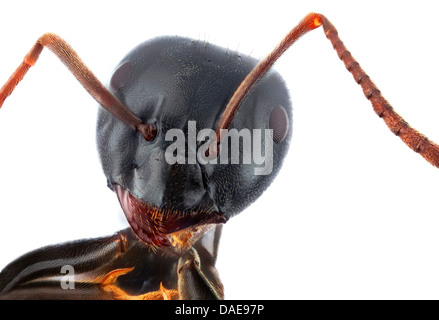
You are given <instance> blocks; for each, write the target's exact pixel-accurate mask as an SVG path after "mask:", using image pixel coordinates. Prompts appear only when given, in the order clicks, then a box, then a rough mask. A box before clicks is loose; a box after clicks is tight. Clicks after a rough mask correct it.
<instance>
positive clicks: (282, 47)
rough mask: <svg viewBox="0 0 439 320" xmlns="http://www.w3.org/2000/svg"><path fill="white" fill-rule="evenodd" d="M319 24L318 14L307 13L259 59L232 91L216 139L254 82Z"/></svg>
mask: <svg viewBox="0 0 439 320" xmlns="http://www.w3.org/2000/svg"><path fill="white" fill-rule="evenodd" d="M320 25H321V19H320V15H318V14H316V13H309V14H308V15H307V16H306V17H305V18H304V19H303V20H302V21H300V23H299V24H298V25H297V26H296V27H294V28H293V29H292V30H291V31H290V32H289V33H288V34H287V35H286V36H285V37H284V38H283V39H282V41H281V42H280V43H279V44H278V45H277V46H276V48H274V50H273V51H272V52H271V53H270V54H269V55H268V56H267V57H265V59H263V60H262V61H260V62H259V63H258V64H257V65H256V67H254V68H253V70H252V71H251V72H250V73H249V74H248V75H247V76H246V77H245V78H244V80H243V81H242V82H241V84H240V85H239V87H238V89H236V91H235V92H234V93H233V95H232V97H231V98H230V100H229V103H228V104H227V106H226V108H225V109H224V112H223V114H222V116H221V118H220V121H219V123H218V127H217V129H216V136H217V141H218V143H219V141H220V134H221V129H228V128H229V126H230V123H231V122H232V120H233V118H234V117H235V114H236V112H237V111H238V109H239V107H240V105H241V103H242V101H243V100H244V99H245V97H246V96H247V95H248V93H249V92H250V90H251V89H252V87H253V86H254V85H255V83H256V82H257V81H258V80H259V79H260V78H262V76H263V75H264V74H265V73H266V72H267V71H268V70H269V69H270V68H271V66H272V65H273V64H274V63H275V62H276V60H277V59H278V58H279V57H280V56H281V55H282V54H283V53H284V52H285V51H286V50H287V49H288V48H289V47H290V46H291V45H292V44H293V43H294V42H296V40H297V39H299V38H300V37H301V36H303V35H304V34H305V33H307V32H308V31H311V30H314V29H315V28H317V27H319V26H320Z"/></svg>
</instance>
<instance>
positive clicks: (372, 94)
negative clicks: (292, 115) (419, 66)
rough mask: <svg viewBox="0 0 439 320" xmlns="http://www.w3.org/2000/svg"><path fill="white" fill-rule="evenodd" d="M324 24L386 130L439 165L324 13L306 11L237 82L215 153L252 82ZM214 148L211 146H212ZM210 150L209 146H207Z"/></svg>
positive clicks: (431, 147) (433, 150) (438, 151)
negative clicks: (294, 25) (293, 26)
mask: <svg viewBox="0 0 439 320" xmlns="http://www.w3.org/2000/svg"><path fill="white" fill-rule="evenodd" d="M320 25H321V26H323V30H324V32H325V35H326V37H327V38H328V40H329V41H331V43H332V46H333V47H334V49H335V51H336V52H337V54H338V57H339V58H340V59H341V60H342V61H343V62H344V64H345V66H346V69H347V70H348V71H349V72H350V73H351V74H352V76H353V77H354V79H355V81H356V82H357V83H358V84H359V85H360V86H361V88H362V89H363V92H364V95H365V96H366V98H367V99H368V100H369V101H370V102H371V104H372V107H373V109H374V110H375V112H376V113H377V114H378V116H379V117H380V118H382V119H383V120H384V122H385V123H386V124H387V126H388V127H389V129H390V130H391V131H392V132H393V133H394V134H395V135H397V136H399V137H400V138H401V140H402V141H404V143H405V144H406V145H408V146H409V147H410V148H411V149H412V150H414V151H415V152H417V153H419V154H420V155H421V156H423V157H424V158H425V159H426V160H427V161H428V162H430V163H431V164H432V165H434V166H435V167H439V146H438V145H437V144H435V143H434V142H432V141H430V140H429V139H428V138H427V137H425V136H424V135H423V134H421V133H420V132H419V131H417V130H415V129H413V128H412V127H411V126H410V125H409V124H408V123H407V122H406V121H405V120H404V119H403V118H402V117H401V116H400V115H399V114H397V113H396V112H395V111H394V110H393V108H392V106H391V105H390V104H389V103H388V102H387V100H386V99H384V97H383V96H382V95H381V92H380V90H378V88H377V87H376V85H375V84H374V83H373V82H372V80H370V78H369V76H368V75H367V74H366V72H364V70H363V69H362V68H361V67H360V64H359V63H358V62H357V61H356V60H355V59H354V58H353V57H352V55H351V53H350V52H349V51H348V50H347V49H346V47H345V46H344V44H343V42H342V41H341V40H340V38H339V37H338V32H337V30H336V29H335V27H334V26H333V25H332V23H331V22H330V21H329V20H328V19H327V18H326V17H325V16H324V15H321V14H318V13H310V14H308V15H307V16H306V17H305V18H304V19H303V20H302V21H301V22H300V23H299V24H298V25H297V26H296V27H295V28H294V29H292V30H291V31H290V33H288V34H287V36H286V37H285V38H284V39H283V40H282V41H281V42H280V43H279V44H278V45H277V47H276V48H275V49H274V50H273V51H272V52H271V53H270V54H269V55H268V56H267V57H266V58H265V59H264V60H262V61H261V62H259V64H258V65H257V66H256V67H255V68H254V69H253V70H252V71H251V72H250V73H249V74H248V75H247V77H246V78H245V79H244V80H243V81H242V83H241V84H240V85H239V87H238V89H237V90H236V91H235V93H234V94H233V96H232V98H231V99H230V101H229V103H228V104H227V106H226V108H225V110H224V113H223V115H222V116H221V119H220V122H219V124H218V128H217V130H216V136H217V146H216V150H215V148H213V150H214V151H216V152H217V153H216V154H218V145H219V143H220V138H221V137H220V134H221V129H227V128H228V127H229V126H230V123H231V122H232V120H233V118H234V116H235V114H236V112H237V110H238V108H239V107H240V105H241V103H242V101H243V100H244V99H245V97H246V96H247V94H248V93H249V92H250V90H251V89H252V87H253V86H254V84H255V83H256V82H257V81H258V80H259V79H260V78H261V77H262V76H263V75H264V74H265V73H266V72H267V70H268V69H269V68H270V67H271V66H272V65H273V63H274V62H275V61H276V60H277V59H278V58H279V57H280V56H281V55H282V54H283V53H284V52H285V50H286V49H288V48H289V47H290V46H291V45H292V44H293V43H294V42H295V41H296V40H297V39H298V38H300V37H301V36H302V35H304V34H305V33H307V32H308V31H311V30H313V29H315V28H317V27H319V26H320ZM212 147H214V146H212ZM210 151H212V149H210Z"/></svg>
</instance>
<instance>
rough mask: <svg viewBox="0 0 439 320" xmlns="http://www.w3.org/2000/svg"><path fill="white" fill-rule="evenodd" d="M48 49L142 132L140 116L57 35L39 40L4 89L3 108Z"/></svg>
mask: <svg viewBox="0 0 439 320" xmlns="http://www.w3.org/2000/svg"><path fill="white" fill-rule="evenodd" d="M44 47H47V48H48V49H50V50H51V51H52V52H53V53H54V54H55V55H56V56H58V58H59V59H60V60H61V61H62V62H63V63H64V64H65V65H66V66H67V68H68V69H69V70H70V72H71V73H72V74H73V75H74V76H75V77H76V79H77V80H78V81H79V82H80V83H81V84H82V86H83V87H84V88H85V90H87V92H88V93H89V94H90V95H91V96H92V97H93V98H94V99H95V100H96V101H97V102H98V103H99V104H100V105H102V106H103V107H104V108H105V109H107V110H108V111H109V112H111V113H112V114H113V115H114V116H115V117H116V118H118V119H119V120H121V121H122V122H124V123H125V124H127V125H128V126H130V127H131V128H132V129H133V130H139V131H142V127H141V126H142V125H143V122H142V120H140V119H139V118H138V117H136V116H135V115H134V114H133V113H132V112H131V111H130V110H129V109H128V108H127V107H126V106H125V105H124V104H123V103H122V102H120V101H119V99H117V98H116V97H115V96H114V95H113V94H112V93H111V92H110V91H108V90H107V88H105V86H104V85H103V84H102V83H101V82H100V81H99V80H98V79H97V78H96V76H95V75H94V74H93V73H92V72H91V71H90V69H88V68H87V66H86V65H85V64H84V62H82V60H81V58H79V56H78V54H77V53H76V52H75V51H74V50H73V48H72V47H71V46H70V45H69V44H68V43H67V42H65V41H64V40H63V39H61V38H60V37H59V36H57V35H56V34H53V33H46V34H44V35H43V36H42V37H40V38H39V39H38V41H37V42H36V43H35V44H34V46H33V47H32V49H31V50H30V51H29V52H28V54H27V55H26V56H25V57H24V60H23V62H22V63H21V64H20V66H19V67H18V68H17V69H16V70H15V72H14V73H13V74H12V75H11V77H10V78H9V79H8V81H7V82H6V83H5V85H4V86H3V87H2V88H1V89H0V108H1V106H2V105H3V102H4V101H5V99H6V98H7V97H8V96H9V95H10V94H11V93H12V92H13V91H14V89H15V87H16V86H17V84H18V83H19V82H20V81H21V80H22V79H23V77H24V76H25V75H26V73H27V71H28V70H29V68H30V67H32V66H33V65H34V64H35V63H36V62H37V60H38V57H39V56H40V53H41V51H42V50H43V48H44ZM143 130H144V129H143ZM142 133H143V132H142Z"/></svg>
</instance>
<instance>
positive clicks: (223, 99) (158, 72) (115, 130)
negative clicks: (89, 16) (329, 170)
mask: <svg viewBox="0 0 439 320" xmlns="http://www.w3.org/2000/svg"><path fill="white" fill-rule="evenodd" d="M256 64H257V61H256V60H255V59H253V58H251V57H248V56H243V55H240V54H238V53H236V52H231V51H229V50H226V49H223V48H220V47H217V46H214V45H211V44H208V43H206V42H202V41H196V40H192V39H186V38H179V37H163V38H157V39H153V40H150V41H147V42H144V43H142V44H140V45H139V46H138V47H136V48H135V49H134V50H132V51H131V52H130V53H129V54H128V55H127V56H126V57H125V58H124V59H123V60H122V61H121V62H120V63H119V65H118V66H117V68H116V70H115V72H114V74H113V76H112V78H111V81H110V90H111V91H112V93H113V94H114V95H115V96H116V97H117V98H119V99H120V101H121V102H122V103H123V104H125V105H126V106H127V107H128V109H130V110H131V111H132V112H133V113H134V114H135V115H136V116H137V117H139V118H140V119H141V120H142V121H143V122H144V123H155V124H156V128H157V132H156V134H155V137H154V139H152V140H151V141H146V140H145V139H144V137H143V136H142V135H141V134H139V132H136V131H134V130H132V129H131V128H129V127H128V126H127V125H125V124H124V123H122V122H121V121H119V120H118V119H116V118H115V117H114V116H112V115H111V114H110V113H109V112H108V111H106V110H105V109H103V108H100V110H99V115H98V125H97V142H98V150H99V154H100V157H101V162H102V165H103V169H104V172H105V175H106V176H107V179H108V183H109V185H110V186H111V187H112V188H113V190H115V191H116V193H117V194H118V197H119V201H120V203H121V205H122V208H123V210H124V212H125V215H126V216H127V218H128V220H129V222H130V224H131V227H132V228H133V229H134V231H135V232H136V234H137V235H138V236H139V238H141V239H142V240H144V241H145V242H149V243H152V244H154V245H157V246H171V245H176V242H184V241H185V240H182V239H183V238H184V237H188V236H189V237H192V238H194V239H195V238H196V236H195V235H196V233H197V232H199V233H200V234H201V233H203V232H204V231H205V230H204V226H208V225H212V224H216V223H224V222H225V221H227V219H228V218H230V217H231V216H233V215H236V214H237V213H239V212H240V211H242V210H243V209H244V208H246V207H247V206H248V205H249V204H251V203H252V202H253V201H255V200H256V199H257V198H258V197H259V196H260V195H261V194H262V192H263V191H264V190H265V189H266V188H267V187H268V186H269V184H270V183H271V182H272V181H273V179H274V177H275V176H276V174H277V173H278V171H279V169H280V166H281V163H282V159H283V158H284V156H285V154H286V152H287V149H288V145H289V141H290V137H291V129H292V128H291V123H292V118H291V117H292V115H291V105H290V100H289V95H288V91H287V89H286V87H285V84H284V83H283V80H282V79H281V77H280V76H279V75H278V74H277V73H275V72H274V71H269V72H267V73H266V74H265V75H264V76H263V77H262V78H261V79H259V81H258V82H257V83H256V85H254V86H253V87H252V89H251V91H250V92H249V94H248V95H247V97H246V98H245V100H244V101H243V102H242V104H241V106H240V107H239V110H238V112H237V114H236V116H235V117H234V119H233V121H232V122H231V124H230V126H229V131H228V133H229V137H228V138H226V139H225V140H222V141H223V142H228V144H227V145H228V147H225V144H224V143H222V145H221V146H222V149H221V153H220V154H219V156H218V157H217V158H214V159H210V160H209V159H208V160H209V161H208V162H207V163H205V162H206V161H203V159H204V160H205V159H206V158H205V157H204V158H203V157H202V156H203V155H205V152H204V151H203V150H204V149H203V148H204V147H206V146H208V144H207V143H205V141H206V140H205V139H202V138H203V137H205V136H206V135H208V134H209V132H214V131H215V130H216V128H217V126H218V122H219V120H220V118H221V116H222V113H223V112H224V109H225V107H226V105H227V103H228V101H229V100H230V98H231V96H232V95H233V93H234V92H235V91H236V89H237V88H238V86H239V85H240V83H241V82H242V81H243V79H244V78H245V77H246V76H247V75H248V74H249V72H250V71H251V70H252V69H253V68H254V67H255V65H256ZM203 129H210V130H204V131H201V130H203ZM234 129H236V130H234ZM266 129H272V130H273V131H272V132H270V131H267V130H266ZM203 133H204V134H203ZM237 137H238V138H237ZM210 138H212V139H213V137H212V136H210ZM238 141H239V142H238ZM224 152H227V154H226V153H224ZM215 160H216V163H215ZM176 234H178V236H175V235H176ZM180 244H181V243H180Z"/></svg>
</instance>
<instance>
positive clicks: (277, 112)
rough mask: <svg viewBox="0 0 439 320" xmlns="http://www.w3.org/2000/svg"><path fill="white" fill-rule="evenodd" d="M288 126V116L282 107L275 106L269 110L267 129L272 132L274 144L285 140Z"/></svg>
mask: <svg viewBox="0 0 439 320" xmlns="http://www.w3.org/2000/svg"><path fill="white" fill-rule="evenodd" d="M289 126H290V124H289V121H288V114H287V111H286V110H285V108H284V107H282V106H277V107H275V108H274V109H273V110H271V114H270V121H269V123H268V127H269V128H270V129H272V130H273V141H274V142H276V143H280V142H282V141H283V140H284V139H285V137H286V136H287V133H288V128H289Z"/></svg>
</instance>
